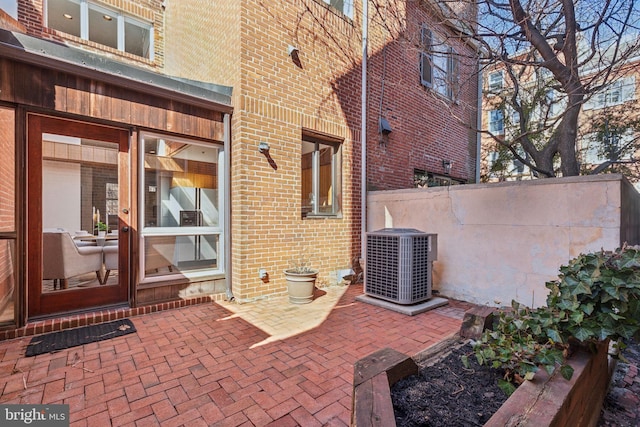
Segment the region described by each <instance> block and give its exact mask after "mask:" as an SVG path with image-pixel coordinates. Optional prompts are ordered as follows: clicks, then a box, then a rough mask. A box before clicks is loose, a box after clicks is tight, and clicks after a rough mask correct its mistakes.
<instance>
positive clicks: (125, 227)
mask: <svg viewBox="0 0 640 427" xmlns="http://www.w3.org/2000/svg"><path fill="white" fill-rule="evenodd" d="M121 230H122V232H123V233H126V232H128V231H129V227H127V226H126V225H125V226H124V227H122V228H121Z"/></svg>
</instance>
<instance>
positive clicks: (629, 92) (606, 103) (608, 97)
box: [584, 76, 636, 110]
mask: <svg viewBox="0 0 640 427" xmlns="http://www.w3.org/2000/svg"><path fill="white" fill-rule="evenodd" d="M635 95H636V77H635V76H628V77H625V78H622V79H619V80H616V81H615V82H613V83H611V84H610V85H608V86H607V87H605V88H604V89H602V90H600V91H598V92H597V93H596V94H594V95H593V96H592V97H591V99H589V100H588V101H587V102H586V103H585V104H584V109H585V110H591V109H593V110H596V109H599V108H605V107H613V106H615V105H619V104H622V103H624V102H627V101H630V100H632V99H635Z"/></svg>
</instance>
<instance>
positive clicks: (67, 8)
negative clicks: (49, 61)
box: [46, 0, 153, 60]
mask: <svg viewBox="0 0 640 427" xmlns="http://www.w3.org/2000/svg"><path fill="white" fill-rule="evenodd" d="M46 15H47V26H48V27H49V28H53V29H55V30H58V31H62V32H64V33H67V34H70V35H72V36H76V37H79V38H82V39H84V40H90V41H93V42H96V43H100V44H102V45H104V46H108V47H111V48H113V49H118V50H120V51H123V52H127V53H131V54H133V55H137V56H141V57H143V58H147V59H151V60H153V36H152V35H153V26H152V25H151V24H150V23H145V22H142V21H139V20H137V19H134V18H131V17H129V16H125V15H123V14H121V13H120V12H118V11H115V10H111V9H107V8H104V7H102V6H98V5H97V4H94V3H92V2H90V1H87V0H48V1H47V8H46Z"/></svg>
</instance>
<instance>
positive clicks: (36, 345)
mask: <svg viewBox="0 0 640 427" xmlns="http://www.w3.org/2000/svg"><path fill="white" fill-rule="evenodd" d="M134 332H136V328H135V326H133V323H131V320H129V319H122V320H116V321H114V322H109V323H99V324H97V325H90V326H84V327H82V328H75V329H67V330H65V331H60V332H52V333H50V334H45V335H38V336H35V337H33V338H31V342H30V343H29V345H28V346H27V352H26V353H25V356H27V357H29V356H37V355H38V354H43V353H52V352H54V351H59V350H63V349H65V348H70V347H76V346H79V345H83V344H89V343H92V342H96V341H102V340H108V339H111V338H115V337H120V336H122V335H127V334H132V333H134Z"/></svg>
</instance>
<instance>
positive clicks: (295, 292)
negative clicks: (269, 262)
mask: <svg viewBox="0 0 640 427" xmlns="http://www.w3.org/2000/svg"><path fill="white" fill-rule="evenodd" d="M284 277H285V279H286V281H287V292H288V293H289V302H291V303H292V304H308V303H310V302H311V301H313V292H314V290H315V286H316V279H317V278H318V270H317V269H315V268H311V267H309V266H308V264H307V262H305V261H301V262H295V263H293V264H292V265H291V267H289V268H287V269H286V270H285V271H284Z"/></svg>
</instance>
